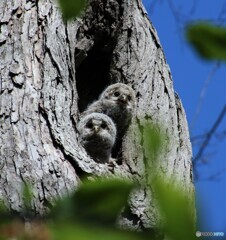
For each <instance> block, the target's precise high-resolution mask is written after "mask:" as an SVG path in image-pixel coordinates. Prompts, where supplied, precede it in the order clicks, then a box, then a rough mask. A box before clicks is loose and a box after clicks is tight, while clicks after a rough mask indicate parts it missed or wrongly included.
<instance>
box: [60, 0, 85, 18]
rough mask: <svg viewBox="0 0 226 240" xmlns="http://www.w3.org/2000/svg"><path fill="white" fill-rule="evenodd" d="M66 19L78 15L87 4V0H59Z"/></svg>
mask: <svg viewBox="0 0 226 240" xmlns="http://www.w3.org/2000/svg"><path fill="white" fill-rule="evenodd" d="M58 2H59V5H60V8H61V10H62V13H63V18H64V20H70V19H72V18H74V17H77V16H78V15H79V14H80V12H81V11H82V10H83V9H84V8H85V6H86V0H58Z"/></svg>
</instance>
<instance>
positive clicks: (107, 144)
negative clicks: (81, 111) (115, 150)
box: [78, 113, 116, 163]
mask: <svg viewBox="0 0 226 240" xmlns="http://www.w3.org/2000/svg"><path fill="white" fill-rule="evenodd" d="M78 131H79V134H80V142H81V144H82V145H83V147H84V148H85V149H86V151H87V153H88V154H89V155H90V156H91V157H92V158H93V159H94V160H95V161H97V162H101V163H106V162H109V160H110V158H111V150H112V147H113V145H114V143H115V138H116V127H115V124H114V123H113V122H112V120H111V119H110V118H109V117H108V116H107V115H105V114H102V113H91V114H88V115H86V116H84V117H82V119H81V120H80V122H79V123H78Z"/></svg>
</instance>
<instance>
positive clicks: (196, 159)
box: [193, 104, 226, 165]
mask: <svg viewBox="0 0 226 240" xmlns="http://www.w3.org/2000/svg"><path fill="white" fill-rule="evenodd" d="M225 113H226V104H225V105H224V107H223V109H222V111H221V112H220V114H219V116H218V118H217V120H216V122H215V123H214V125H213V126H212V128H211V129H210V131H209V132H208V133H207V135H206V138H205V140H204V142H203V144H202V145H201V147H200V149H199V151H198V153H197V154H196V156H195V157H194V159H193V162H194V165H195V164H196V163H197V161H198V160H200V159H201V158H202V155H203V152H204V150H205V148H206V147H207V146H208V144H209V141H210V139H211V137H212V136H213V134H214V133H215V131H216V129H217V127H218V126H219V124H220V123H221V121H222V120H223V118H224V115H225Z"/></svg>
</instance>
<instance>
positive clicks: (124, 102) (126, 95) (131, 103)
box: [101, 83, 136, 110]
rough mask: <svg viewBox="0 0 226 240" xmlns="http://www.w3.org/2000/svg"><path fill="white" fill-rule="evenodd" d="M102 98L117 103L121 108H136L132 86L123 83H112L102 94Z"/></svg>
mask: <svg viewBox="0 0 226 240" xmlns="http://www.w3.org/2000/svg"><path fill="white" fill-rule="evenodd" d="M101 98H102V99H106V100H107V101H108V102H111V103H113V104H116V105H117V106H119V107H120V108H127V109H129V110H130V109H131V110H133V109H134V108H135V101H136V100H135V94H134V91H133V89H132V88H131V87H129V86H128V85H126V84H123V83H116V84H113V85H110V86H109V87H108V88H107V89H106V90H105V91H104V92H103V94H102V95H101Z"/></svg>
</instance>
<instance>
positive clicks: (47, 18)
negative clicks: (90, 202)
mask: <svg viewBox="0 0 226 240" xmlns="http://www.w3.org/2000/svg"><path fill="white" fill-rule="evenodd" d="M0 27H1V32H0V56H1V60H0V72H1V73H0V78H1V82H0V91H1V99H0V126H1V128H0V130H1V134H0V198H1V199H4V201H5V202H6V203H7V204H8V206H9V207H10V208H11V209H13V210H16V211H21V209H22V202H23V201H22V193H21V187H22V185H23V182H29V183H30V184H31V185H32V187H33V191H34V196H33V197H34V199H33V203H32V204H33V205H32V207H33V210H34V213H35V214H43V213H45V212H46V210H47V209H48V206H49V204H51V200H52V199H54V198H55V197H57V196H62V195H64V194H66V193H68V192H70V191H71V190H73V189H74V188H76V187H77V186H78V184H79V183H80V181H81V177H82V176H84V175H85V174H88V175H89V176H100V175H108V176H109V175H112V176H115V175H121V176H127V177H131V178H133V179H135V180H137V181H138V182H139V181H141V180H144V179H145V176H146V175H145V174H144V173H145V171H146V170H147V165H148V163H147V161H146V157H147V153H146V152H145V150H144V148H143V147H142V145H145V143H146V137H145V134H144V133H142V132H141V133H140V132H138V131H135V130H134V125H131V127H130V129H129V131H128V134H127V136H126V137H125V139H124V142H123V146H122V154H121V158H120V159H119V161H118V164H117V166H115V168H114V169H112V168H109V166H108V165H104V164H97V163H96V162H95V161H93V160H92V159H90V158H89V156H87V154H86V152H85V151H84V149H83V148H82V147H81V146H80V145H79V143H78V135H77V129H76V124H77V122H78V120H79V114H80V112H81V111H83V110H84V108H85V107H86V106H87V105H88V104H89V103H91V102H92V101H93V100H94V99H96V98H97V97H98V95H99V94H100V93H101V92H102V91H103V89H104V88H105V87H106V86H108V85H109V84H111V83H114V82H124V83H126V84H128V85H130V86H132V87H133V88H134V90H135V92H136V96H137V110H136V113H135V118H134V119H135V120H134V122H137V123H138V125H139V127H140V129H142V126H143V125H144V124H145V122H146V121H148V120H152V121H153V122H156V123H161V124H162V125H163V126H165V129H166V132H167V134H168V135H170V136H171V140H170V144H169V146H168V147H167V149H165V150H164V153H163V154H162V161H161V164H160V168H159V171H160V172H161V173H162V174H163V175H164V176H166V177H171V176H174V177H176V178H177V179H178V180H179V181H180V182H181V184H182V185H183V187H184V189H186V191H187V193H188V194H189V195H193V183H192V166H191V145H190V140H189V134H188V128H187V122H186V117H185V113H184V110H183V107H182V105H181V102H180V99H179V98H178V96H177V95H175V93H174V90H173V83H172V78H171V74H170V70H169V67H168V65H167V63H166V60H165V57H164V54H163V50H162V47H161V45H160V41H159V39H158V36H157V33H156V31H155V29H154V27H153V26H152V24H151V23H150V21H149V19H148V17H147V13H146V12H145V10H144V8H143V6H142V3H141V0H133V1H132V0H104V1H100V0H89V4H88V8H87V10H86V12H85V13H84V14H83V16H82V17H81V18H80V19H77V20H76V21H73V22H70V23H65V24H64V23H63V21H62V17H61V12H60V11H59V8H58V7H57V5H56V2H55V1H53V0H47V1H46V0H39V1H33V0H27V1H25V0H10V1H9V0H1V2H0ZM114 154H115V155H116V153H114ZM149 198H151V199H152V193H150V192H147V190H146V189H145V188H144V189H141V190H140V191H138V192H136V193H134V194H133V196H132V197H131V200H130V210H129V211H127V212H126V214H123V215H122V218H121V223H122V225H124V226H133V227H134V228H150V227H155V226H156V224H157V222H158V220H159V219H158V214H156V211H155V205H154V203H152V202H151V204H150V206H149ZM149 210H150V211H149Z"/></svg>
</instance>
